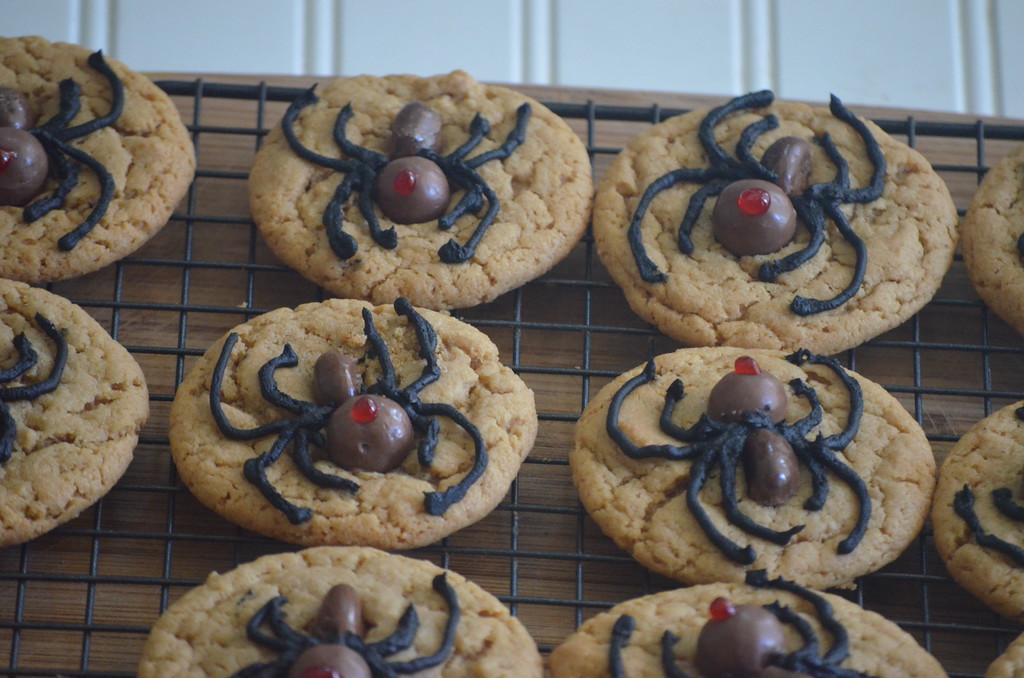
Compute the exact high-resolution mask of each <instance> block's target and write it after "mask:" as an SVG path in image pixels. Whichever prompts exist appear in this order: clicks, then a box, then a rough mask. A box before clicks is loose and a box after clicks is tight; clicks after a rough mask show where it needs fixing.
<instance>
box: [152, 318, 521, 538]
mask: <svg viewBox="0 0 1024 678" xmlns="http://www.w3.org/2000/svg"><path fill="white" fill-rule="evenodd" d="M435 344H436V345H435ZM325 353H340V354H344V355H345V356H347V357H348V358H350V359H351V360H353V361H354V363H353V364H354V365H355V367H354V368H353V369H354V372H355V373H356V374H357V375H358V378H359V379H361V382H362V384H363V386H364V388H363V391H364V394H366V393H369V394H378V395H379V394H381V393H384V394H385V395H390V396H391V397H392V399H393V400H394V401H396V402H403V403H411V404H410V405H409V406H408V407H405V408H404V409H405V411H406V412H407V413H408V414H409V415H410V416H411V419H412V429H411V433H412V437H413V440H412V447H411V449H410V450H409V451H408V452H407V453H405V454H402V455H401V456H399V457H398V458H397V460H396V463H397V464H398V466H397V467H396V468H394V469H393V470H388V471H386V472H382V471H379V470H367V469H368V468H370V467H368V466H365V465H358V464H357V465H356V466H354V467H353V468H351V469H348V470H347V469H346V468H343V467H342V466H341V465H339V463H343V462H339V463H335V462H334V461H332V460H331V459H333V458H334V457H333V456H332V458H331V459H328V458H327V452H328V451H329V450H330V449H331V447H332V443H331V427H332V426H333V423H332V421H333V420H332V417H335V416H337V417H339V418H340V419H341V420H344V419H345V418H346V417H348V416H349V414H351V415H352V418H353V419H356V418H357V417H360V416H362V415H361V414H359V413H358V412H356V413H354V414H353V412H354V411H355V410H356V408H357V407H358V406H359V402H358V401H360V400H362V396H359V397H353V398H350V399H349V404H353V403H354V407H353V409H352V410H351V411H349V412H348V414H344V412H343V410H344V408H345V407H346V403H342V404H341V405H338V406H337V407H335V403H328V404H326V405H323V406H321V405H317V404H316V401H317V396H316V394H315V392H314V388H313V383H314V379H315V378H316V374H317V373H316V370H315V364H316V363H317V362H318V360H319V358H320V356H322V355H324V354H325ZM289 355H290V356H291V358H292V359H291V360H289V359H288V358H287V356H289ZM268 366H269V367H268ZM267 374H269V375H270V377H269V378H270V381H269V384H270V385H271V387H272V388H273V390H274V392H273V393H271V392H270V391H268V390H267V388H270V387H267V388H265V387H264V386H262V385H261V379H263V380H264V381H266V379H267V376H266V375H267ZM432 375H433V376H432ZM387 384H390V386H391V387H393V388H392V389H390V390H388V389H386V388H382V387H383V386H385V385H387ZM355 390H356V391H359V389H358V388H357V389H355ZM211 391H212V393H213V394H214V398H215V399H216V403H214V402H212V401H211ZM380 407H381V408H382V409H381V410H379V411H380V412H383V411H384V410H386V409H387V407H388V406H387V405H384V404H381V405H380ZM374 409H375V410H376V408H374ZM399 409H402V408H399ZM343 414H344V416H342V415H343ZM218 417H220V418H221V419H220V420H219V421H218ZM381 422H383V419H381ZM358 430H359V429H358V428H349V429H347V430H343V431H342V432H341V434H340V435H339V436H338V437H337V438H336V439H338V440H341V439H346V438H347V439H352V440H354V439H356V438H357V437H358V436H359V435H361V434H358ZM406 431H407V432H409V429H408V427H406ZM536 431H537V413H536V408H535V406H534V400H533V392H532V391H530V389H529V388H527V386H526V385H525V384H524V383H523V381H522V380H521V379H520V378H519V377H518V376H516V375H515V374H514V373H513V372H512V370H510V369H509V368H507V367H505V366H503V365H502V364H501V363H500V362H499V358H498V351H497V348H495V346H494V344H493V343H492V342H491V341H490V339H488V338H487V336H486V335H484V334H483V333H481V332H480V331H479V330H476V329H475V328H473V327H470V326H469V325H466V324H465V323H462V322H460V321H458V320H455V319H453V318H451V317H449V316H447V315H445V314H441V313H437V312H433V311H427V310H417V309H414V308H412V307H410V306H409V305H408V304H407V302H404V301H402V300H400V301H399V302H396V304H395V306H391V305H386V306H379V307H373V306H371V305H370V304H369V303H366V302H359V301H355V300H341V299H331V300H327V301H325V302H323V303H312V304H305V305H302V306H299V307H298V308H297V309H295V310H291V309H278V310H276V311H272V312H270V313H267V314H265V315H262V316H259V317H257V318H255V319H253V320H251V321H249V322H247V323H245V324H243V325H240V326H238V327H236V328H234V329H233V330H232V331H231V332H230V333H229V334H228V335H227V336H226V337H225V338H224V339H222V340H220V341H218V342H217V343H216V344H215V345H214V346H212V347H211V348H210V349H209V350H208V351H207V352H206V354H205V355H204V356H203V358H202V359H201V360H200V361H199V362H198V363H197V364H196V365H195V366H194V368H193V369H192V371H191V372H190V373H189V375H188V376H187V377H186V378H185V380H184V381H183V382H182V385H181V386H180V387H179V388H178V392H177V394H176V395H175V399H174V403H173V406H172V409H171V424H170V442H171V452H172V454H173V457H174V461H175V463H176V465H177V467H178V470H179V472H180V474H181V477H182V480H184V482H185V483H186V484H187V485H188V486H189V488H190V489H191V490H192V492H193V493H194V494H195V495H196V497H197V498H198V499H199V500H200V501H201V502H203V503H204V504H206V505H207V506H208V507H210V508H211V509H213V510H214V511H216V512H218V513H220V514H221V515H223V516H224V517H226V518H228V519H229V520H232V521H234V522H236V523H238V524H240V525H242V526H243V527H246V528H248V529H251V530H254V531H256V532H260V533H263V534H265V535H268V536H272V537H276V538H278V539H282V540H285V541H291V542H295V543H300V544H306V545H322V544H357V545H367V546H377V547H380V548H388V549H402V548H412V547H415V546H422V545H425V544H429V543H433V542H434V541H436V540H438V539H440V538H441V537H444V536H446V535H448V534H451V533H452V532H455V531H456V530H458V529H461V528H462V527H465V526H467V525H469V524H471V523H473V522H476V521H477V520H479V519H480V518H482V517H483V516H484V515H486V514H487V513H489V512H490V511H491V510H492V509H493V508H494V507H495V506H497V504H498V502H499V501H500V500H501V499H502V498H503V497H504V495H505V492H506V491H507V489H508V487H509V485H510V484H511V482H512V480H513V479H514V478H515V476H516V473H517V472H518V470H519V467H520V465H521V464H522V462H523V460H524V459H525V458H526V456H527V455H528V454H529V452H530V449H531V447H532V446H533V441H534V438H535V436H536ZM357 434H358V435H357ZM431 440H432V441H433V442H429V441H431ZM370 447H371V448H374V445H370ZM275 459H276V461H275ZM306 462H308V463H306ZM258 476H262V478H260V477H258Z"/></svg>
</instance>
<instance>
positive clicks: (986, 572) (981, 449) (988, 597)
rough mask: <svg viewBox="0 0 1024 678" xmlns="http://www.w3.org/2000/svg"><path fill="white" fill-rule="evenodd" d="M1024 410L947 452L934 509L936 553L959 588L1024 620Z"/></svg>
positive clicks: (996, 419) (989, 422) (982, 427)
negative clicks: (1023, 487) (1023, 529)
mask: <svg viewBox="0 0 1024 678" xmlns="http://www.w3.org/2000/svg"><path fill="white" fill-rule="evenodd" d="M1022 406H1024V403H1016V404H1015V405H1011V406H1009V407H1005V408H1003V409H1001V410H999V411H998V412H996V413H995V414H993V415H991V416H989V417H986V418H985V419H983V420H981V421H980V422H979V423H977V424H975V425H974V426H973V427H972V428H971V429H970V430H969V431H968V432H967V433H965V434H964V435H963V437H961V438H960V440H959V441H958V442H957V444H956V445H954V446H953V449H952V450H950V452H949V455H948V456H947V457H946V460H945V461H944V462H943V463H942V469H941V470H940V471H939V483H938V486H937V487H936V489H935V502H934V504H933V506H932V527H933V528H934V531H935V548H936V549H937V550H938V552H939V555H940V556H942V559H943V561H945V563H946V569H948V570H949V573H950V575H952V577H953V579H955V580H956V581H957V583H959V584H960V585H961V586H963V587H964V588H965V589H967V590H968V591H970V592H971V593H972V594H974V595H975V596H977V597H978V598H979V599H980V600H981V601H982V602H984V603H985V604H986V605H988V606H989V607H991V608H992V609H993V610H995V611H996V612H999V613H1000V614H1002V615H1005V616H1007V617H1012V618H1014V619H1018V620H1024V532H1022V529H1021V528H1022V526H1024V506H1022V505H1021V503H1019V502H1020V498H1021V494H1022V482H1024V421H1022V418H1024V409H1022Z"/></svg>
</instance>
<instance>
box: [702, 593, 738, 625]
mask: <svg viewBox="0 0 1024 678" xmlns="http://www.w3.org/2000/svg"><path fill="white" fill-rule="evenodd" d="M708 614H709V615H710V616H711V619H712V620H713V621H725V620H726V619H729V618H730V617H732V616H733V615H735V614H736V608H735V607H733V605H732V603H731V602H729V599H728V598H715V599H714V600H712V601H711V605H710V606H708Z"/></svg>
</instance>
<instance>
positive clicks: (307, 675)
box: [300, 666, 345, 678]
mask: <svg viewBox="0 0 1024 678" xmlns="http://www.w3.org/2000/svg"><path fill="white" fill-rule="evenodd" d="M300 678H345V676H344V675H342V674H340V673H338V672H337V671H335V670H334V669H329V668H327V667H326V666H310V667H309V668H308V669H306V670H305V671H303V672H302V675H301V676H300Z"/></svg>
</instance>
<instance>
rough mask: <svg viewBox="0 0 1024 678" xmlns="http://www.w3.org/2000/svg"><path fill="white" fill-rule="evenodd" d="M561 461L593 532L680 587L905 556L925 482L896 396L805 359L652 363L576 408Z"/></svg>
mask: <svg viewBox="0 0 1024 678" xmlns="http://www.w3.org/2000/svg"><path fill="white" fill-rule="evenodd" d="M569 462H570V465H571V467H572V474H573V480H574V481H575V484H576V488H577V490H578V491H579V494H580V498H581V500H582V502H583V506H584V507H585V508H586V509H587V511H588V512H589V513H590V515H591V517H592V518H593V519H594V521H595V522H597V524H598V525H599V526H600V527H601V529H602V530H603V531H604V533H605V534H607V535H608V536H609V537H611V538H612V539H613V540H614V541H615V542H616V543H617V544H618V545H619V546H620V547H621V548H623V549H625V550H627V551H629V552H630V553H631V554H632V556H633V557H634V558H636V559H637V560H638V561H639V562H640V563H641V564H643V565H644V566H646V567H648V568H650V569H652V570H654V571H656V572H659V573H661V574H664V575H667V576H669V577H673V578H676V579H679V580H681V581H683V582H686V583H688V584H696V583H706V582H710V581H742V580H743V576H744V574H745V572H746V571H747V570H749V569H754V568H756V569H765V570H767V571H768V573H769V574H770V575H771V576H773V577H774V576H783V577H786V578H787V579H790V580H793V581H795V582H797V583H799V584H802V585H804V586H810V587H812V588H820V589H824V588H827V587H830V586H844V585H848V584H850V583H851V582H852V581H853V579H854V578H855V577H857V576H859V575H861V574H865V573H867V572H872V571H874V570H876V569H878V568H880V567H882V566H883V565H885V564H886V563H888V562H890V561H891V560H893V559H894V558H895V557H896V556H897V555H899V553H900V552H902V551H903V550H904V549H905V548H906V546H907V545H908V544H909V542H910V541H911V540H912V539H913V538H914V537H915V536H916V535H917V533H918V532H919V531H920V529H921V526H922V524H923V523H924V519H925V516H926V514H927V512H928V506H929V503H930V501H931V496H932V489H933V487H934V484H935V459H934V456H933V455H932V451H931V448H930V447H929V445H928V441H927V440H926V439H925V436H924V433H923V432H922V431H921V428H920V427H919V426H918V425H917V423H916V422H915V421H914V419H913V418H912V417H911V416H910V414H908V413H907V412H906V410H904V409H903V407H902V406H901V405H900V404H899V402H897V401H896V399H895V398H893V397H892V396H891V395H889V394H888V393H887V392H886V391H885V390H884V389H883V388H882V387H880V386H878V385H877V384H874V383H872V382H870V381H868V380H866V379H864V378H863V377H860V376H859V375H856V374H854V373H852V372H849V371H847V370H845V369H843V367H842V366H840V365H839V363H838V362H836V361H835V360H833V359H831V358H825V357H820V356H816V355H814V354H812V353H809V352H807V351H798V352H796V353H793V354H791V355H788V356H786V355H784V354H782V353H780V352H775V351H743V350H741V349H734V348H698V349H681V350H679V351H676V352H675V353H669V354H666V355H661V356H658V357H657V358H655V359H653V360H652V361H650V362H649V363H648V364H647V365H646V366H644V367H640V368H637V369H634V370H632V371H630V372H628V373H626V374H624V375H622V376H621V377H619V378H618V379H616V380H615V381H613V382H612V383H610V384H608V385H607V386H605V387H604V388H603V389H602V390H601V391H600V393H598V395H597V397H595V398H594V399H593V400H592V401H591V403H590V404H589V405H588V407H587V409H586V410H584V412H583V414H582V415H581V417H580V420H579V423H578V424H577V427H576V444H575V449H574V450H573V452H572V453H571V455H570V457H569Z"/></svg>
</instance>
